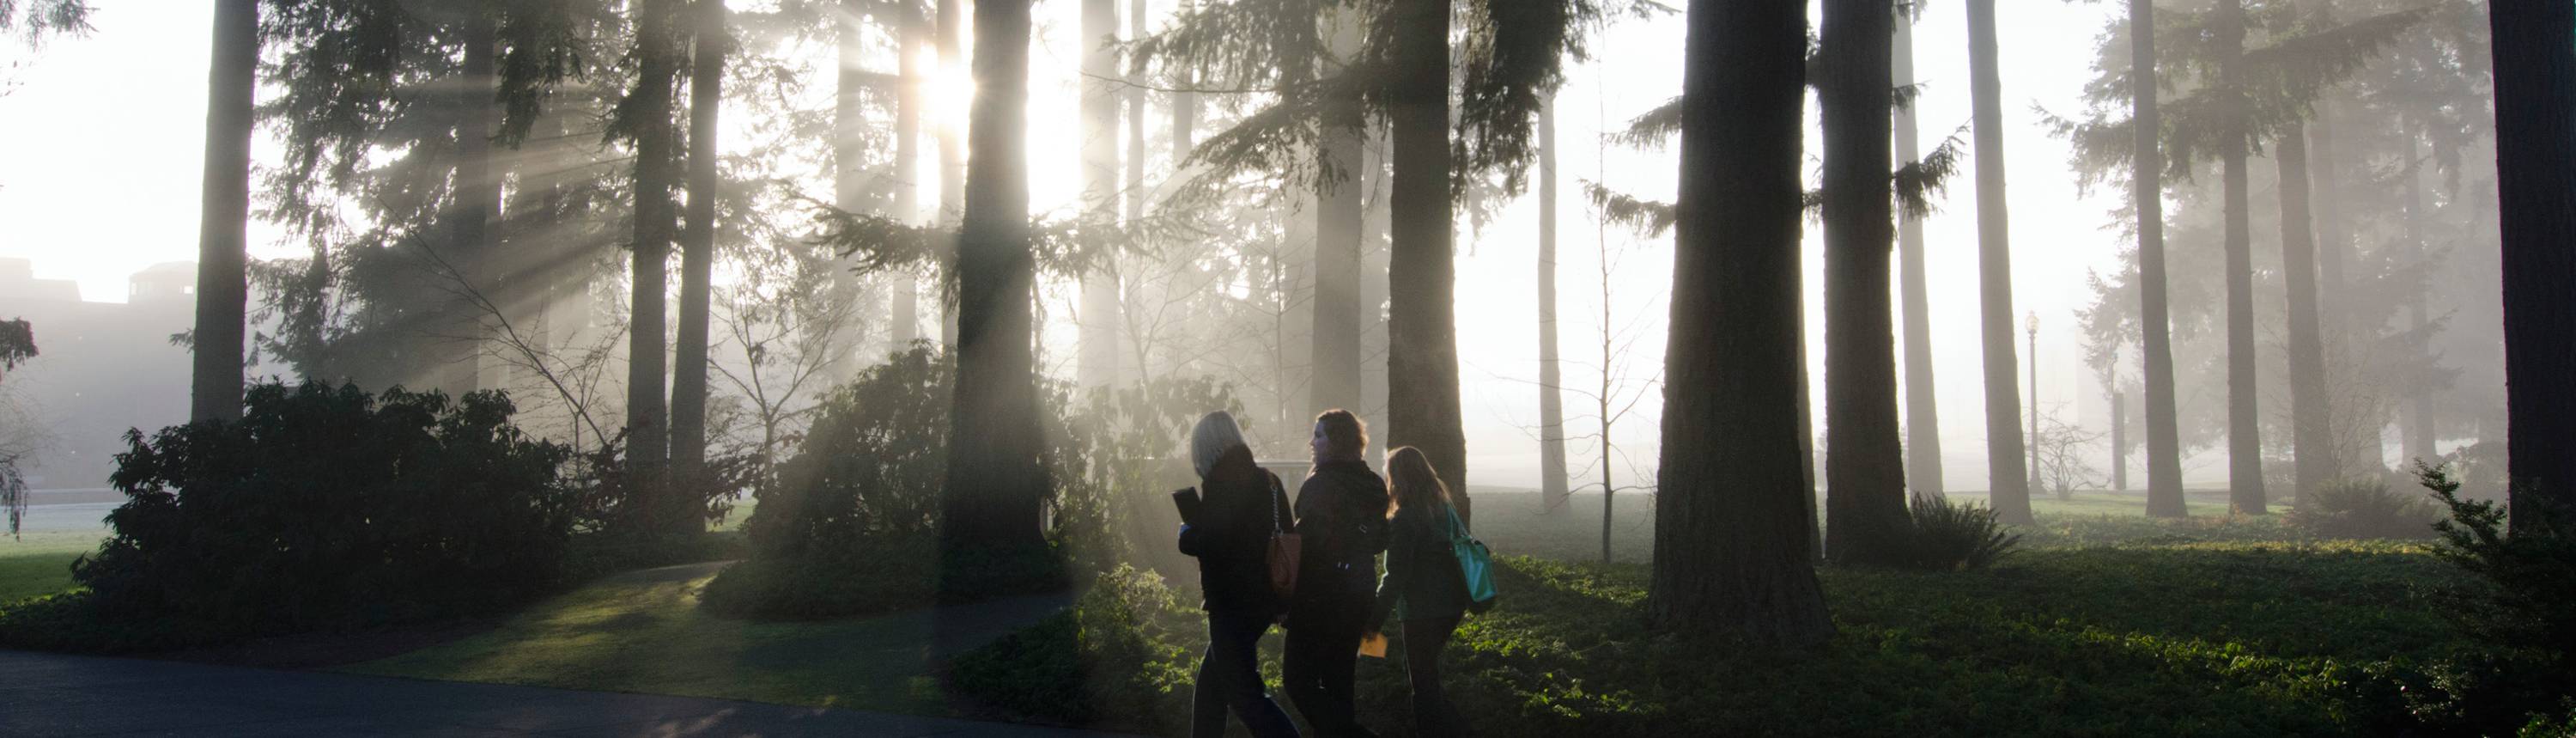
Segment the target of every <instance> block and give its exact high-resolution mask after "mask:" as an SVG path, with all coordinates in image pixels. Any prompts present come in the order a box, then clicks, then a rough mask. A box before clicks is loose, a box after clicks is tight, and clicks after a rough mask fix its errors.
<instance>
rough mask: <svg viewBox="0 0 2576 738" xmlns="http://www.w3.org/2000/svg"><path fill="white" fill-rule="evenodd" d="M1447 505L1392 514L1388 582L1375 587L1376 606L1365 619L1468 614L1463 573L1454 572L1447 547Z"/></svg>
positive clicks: (1453, 560) (1451, 517) (1450, 516)
mask: <svg viewBox="0 0 2576 738" xmlns="http://www.w3.org/2000/svg"><path fill="white" fill-rule="evenodd" d="M1456 519H1457V517H1456V515H1455V514H1454V513H1452V512H1451V511H1450V508H1449V506H1448V505H1445V504H1444V505H1438V506H1435V507H1433V508H1431V509H1428V510H1426V509H1422V508H1419V507H1406V508H1401V509H1398V510H1397V511H1396V513H1395V520H1393V521H1389V522H1392V523H1394V526H1393V527H1394V538H1393V539H1392V540H1390V541H1388V542H1387V545H1386V578H1385V579H1382V580H1379V582H1378V585H1377V607H1376V608H1374V609H1372V610H1371V611H1370V613H1369V621H1370V622H1373V623H1383V622H1385V621H1386V618H1387V616H1388V615H1389V614H1390V613H1392V614H1393V615H1394V616H1395V617H1396V618H1397V619H1400V620H1429V619H1436V618H1454V617H1458V616H1460V615H1464V614H1466V612H1467V575H1466V573H1465V572H1463V571H1461V570H1460V569H1459V568H1458V555H1457V552H1456V550H1455V549H1453V548H1451V546H1450V541H1451V539H1452V538H1453V532H1454V531H1455V528H1453V527H1452V526H1453V523H1452V521H1454V520H1456Z"/></svg>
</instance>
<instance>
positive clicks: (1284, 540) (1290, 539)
mask: <svg viewBox="0 0 2576 738" xmlns="http://www.w3.org/2000/svg"><path fill="white" fill-rule="evenodd" d="M1287 495H1288V493H1287V490H1284V489H1281V488H1280V487H1279V478H1278V477H1271V478H1270V499H1268V500H1264V501H1263V504H1265V505H1268V506H1269V507H1270V556H1269V559H1270V591H1271V592H1273V593H1276V594H1278V595H1279V599H1280V600H1281V601H1286V600H1287V599H1289V598H1290V597H1293V596H1295V595H1296V594H1297V557H1298V556H1299V555H1300V554H1302V553H1304V549H1305V546H1304V541H1303V540H1302V539H1301V538H1299V537H1298V535H1297V534H1296V533H1293V532H1290V531H1289V530H1288V528H1287V526H1285V525H1282V524H1281V523H1280V522H1279V500H1280V499H1281V498H1284V497H1286V496H1287Z"/></svg>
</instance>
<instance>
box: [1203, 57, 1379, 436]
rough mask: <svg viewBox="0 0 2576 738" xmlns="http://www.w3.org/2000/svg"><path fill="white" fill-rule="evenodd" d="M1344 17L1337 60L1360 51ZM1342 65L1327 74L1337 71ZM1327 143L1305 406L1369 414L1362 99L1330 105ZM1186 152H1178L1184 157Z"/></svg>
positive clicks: (1317, 216)
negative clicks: (1363, 381) (1364, 387)
mask: <svg viewBox="0 0 2576 738" xmlns="http://www.w3.org/2000/svg"><path fill="white" fill-rule="evenodd" d="M1352 15H1354V14H1348V13H1345V14H1340V16H1339V17H1335V18H1334V19H1333V20H1332V21H1331V23H1332V25H1333V29H1332V30H1333V33H1332V35H1331V43H1332V48H1333V51H1334V54H1333V56H1335V57H1347V56H1348V55H1350V54H1352V53H1355V52H1357V51H1358V47H1359V30H1360V29H1359V23H1358V22H1357V20H1356V19H1354V18H1352V17H1351V16H1352ZM1340 71H1341V69H1340V67H1338V66H1334V67H1330V68H1327V69H1326V70H1325V73H1326V74H1336V73H1339V72H1340ZM1326 102H1327V105H1328V107H1327V108H1326V110H1325V113H1324V116H1325V121H1324V142H1323V147H1322V150H1321V151H1319V152H1318V155H1319V156H1321V157H1322V159H1323V169H1324V171H1326V172H1331V173H1332V177H1333V179H1329V180H1326V182H1325V185H1324V186H1323V187H1322V188H1321V191H1319V192H1317V193H1315V200H1316V207H1315V297H1314V310H1315V326H1314V333H1313V340H1314V348H1313V367H1314V370H1313V379H1312V380H1310V383H1309V384H1308V385H1307V386H1308V387H1309V388H1310V389H1309V390H1308V391H1309V392H1310V393H1311V395H1312V396H1311V397H1310V398H1309V400H1308V401H1307V403H1306V409H1307V410H1309V411H1312V412H1317V413H1320V412H1323V411H1325V410H1331V409H1334V408H1343V409H1347V410H1350V411H1352V412H1365V411H1366V409H1365V407H1364V406H1363V402H1362V400H1361V390H1360V377H1361V375H1362V373H1363V372H1364V371H1365V370H1364V368H1363V367H1362V366H1361V358H1360V357H1361V356H1362V355H1363V354H1362V352H1361V349H1360V335H1361V334H1362V333H1363V332H1365V331H1366V330H1367V320H1366V317H1365V316H1366V315H1367V314H1368V313H1370V312H1373V310H1374V309H1375V308H1376V306H1375V305H1371V304H1365V303H1364V301H1363V298H1362V297H1361V294H1360V292H1361V290H1360V281H1361V280H1360V274H1361V268H1360V233H1361V227H1362V221H1363V220H1364V218H1363V215H1364V214H1363V213H1362V212H1361V208H1362V207H1363V205H1364V203H1363V202H1362V201H1361V198H1362V196H1363V195H1364V194H1366V190H1367V189H1368V177H1367V172H1366V171H1364V170H1363V169H1362V167H1363V166H1364V164H1365V162H1364V161H1363V159H1364V155H1363V152H1362V151H1361V147H1362V145H1363V144H1365V143H1366V142H1367V136H1368V133H1367V131H1366V130H1365V129H1364V128H1363V127H1362V126H1364V125H1365V123H1366V121H1365V120H1364V119H1363V118H1362V111H1361V110H1360V105H1359V101H1358V100H1351V99H1334V100H1328V101H1326ZM1180 155H1181V152H1174V154H1173V156H1175V157H1178V156H1180Z"/></svg>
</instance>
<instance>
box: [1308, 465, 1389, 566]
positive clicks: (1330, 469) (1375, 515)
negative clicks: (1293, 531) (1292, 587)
mask: <svg viewBox="0 0 2576 738" xmlns="http://www.w3.org/2000/svg"><path fill="white" fill-rule="evenodd" d="M1386 504H1387V493H1386V480H1385V479H1384V478H1381V477H1379V476H1378V475H1377V472H1374V471H1370V470H1369V468H1368V462H1365V461H1327V462H1324V463H1321V464H1316V465H1315V471H1314V473H1312V474H1308V475H1307V476H1306V483H1305V484H1303V485H1300V486H1299V487H1298V488H1297V533H1298V534H1299V536H1300V537H1301V538H1303V539H1304V541H1303V545H1304V547H1305V551H1304V555H1303V556H1301V557H1300V561H1299V562H1298V564H1299V566H1298V570H1297V571H1298V573H1297V599H1299V600H1305V599H1309V595H1312V596H1313V597H1318V598H1322V597H1336V596H1351V595H1354V594H1356V595H1357V596H1359V597H1367V596H1369V593H1370V591H1371V590H1372V589H1373V588H1374V586H1373V585H1375V584H1376V581H1377V554H1378V552H1379V551H1384V550H1386V540H1387V535H1386V530H1387V525H1386V522H1387V521H1386Z"/></svg>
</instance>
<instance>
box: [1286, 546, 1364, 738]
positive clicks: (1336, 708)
mask: <svg viewBox="0 0 2576 738" xmlns="http://www.w3.org/2000/svg"><path fill="white" fill-rule="evenodd" d="M1323 579H1325V578H1322V577H1318V578H1316V579H1312V580H1307V581H1304V582H1299V586H1300V587H1301V588H1303V587H1315V588H1316V589H1317V590H1319V591H1301V592H1299V593H1298V594H1299V599H1298V601H1297V603H1296V604H1295V605H1294V606H1292V607H1291V608H1290V609H1289V614H1288V643H1287V654H1286V659H1285V663H1282V664H1281V665H1280V666H1281V669H1280V671H1281V672H1283V674H1282V675H1283V676H1284V677H1286V679H1287V685H1286V687H1287V691H1288V699H1289V701H1291V702H1295V703H1296V704H1297V714H1300V715H1304V716H1306V725H1308V726H1309V727H1312V728H1314V729H1315V734H1316V735H1319V736H1324V737H1325V738H1340V737H1341V736H1359V737H1361V738H1374V737H1375V736H1376V735H1377V734H1375V733H1371V732H1369V729H1367V728H1363V727H1360V724H1359V718H1358V716H1356V715H1354V714H1353V713H1354V711H1355V709H1356V708H1355V707H1354V706H1353V704H1352V701H1353V695H1352V686H1351V679H1352V676H1353V674H1352V672H1353V670H1354V669H1357V668H1358V667H1359V659H1360V653H1359V652H1360V630H1361V629H1362V627H1364V626H1366V625H1367V624H1368V611H1369V607H1370V606H1371V605H1373V604H1375V601H1374V598H1373V597H1372V595H1371V593H1370V592H1369V591H1368V588H1367V587H1365V586H1353V585H1352V584H1351V583H1348V582H1336V583H1334V584H1332V585H1327V584H1325V582H1324V581H1319V580H1323ZM1326 587H1330V589H1329V590H1328V589H1326Z"/></svg>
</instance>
